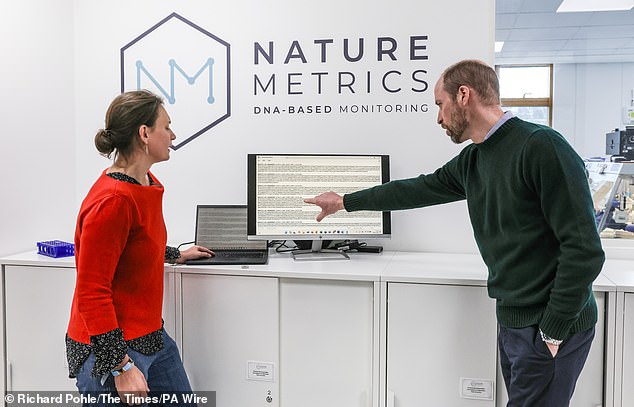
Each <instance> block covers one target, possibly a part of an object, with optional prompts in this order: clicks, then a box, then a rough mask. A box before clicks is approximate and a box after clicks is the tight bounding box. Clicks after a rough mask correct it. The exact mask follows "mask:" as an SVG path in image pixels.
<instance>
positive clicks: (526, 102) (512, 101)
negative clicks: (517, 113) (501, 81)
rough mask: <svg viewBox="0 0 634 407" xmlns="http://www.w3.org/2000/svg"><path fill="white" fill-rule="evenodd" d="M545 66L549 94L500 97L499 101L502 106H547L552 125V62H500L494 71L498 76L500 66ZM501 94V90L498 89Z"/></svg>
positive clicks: (549, 120) (550, 124)
mask: <svg viewBox="0 0 634 407" xmlns="http://www.w3.org/2000/svg"><path fill="white" fill-rule="evenodd" d="M533 67H540V68H543V67H547V68H548V70H549V73H550V75H549V76H550V78H549V82H550V83H549V85H548V86H549V94H550V97H547V98H502V97H500V103H501V105H502V107H503V108H504V107H547V108H548V125H549V126H551V127H552V125H553V64H501V65H495V73H496V74H497V75H498V77H499V76H500V69H501V68H533ZM500 94H501V90H500Z"/></svg>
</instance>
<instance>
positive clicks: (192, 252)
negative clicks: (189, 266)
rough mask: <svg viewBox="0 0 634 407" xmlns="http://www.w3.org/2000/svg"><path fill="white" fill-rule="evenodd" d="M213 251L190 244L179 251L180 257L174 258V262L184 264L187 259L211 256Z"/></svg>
mask: <svg viewBox="0 0 634 407" xmlns="http://www.w3.org/2000/svg"><path fill="white" fill-rule="evenodd" d="M213 255H214V252H212V251H211V250H209V249H208V248H206V247H203V246H192V247H190V248H189V249H187V250H183V251H181V257H179V258H178V259H176V263H178V264H184V263H185V262H186V261H187V260H195V259H201V258H206V257H207V258H208V257H212V256H213Z"/></svg>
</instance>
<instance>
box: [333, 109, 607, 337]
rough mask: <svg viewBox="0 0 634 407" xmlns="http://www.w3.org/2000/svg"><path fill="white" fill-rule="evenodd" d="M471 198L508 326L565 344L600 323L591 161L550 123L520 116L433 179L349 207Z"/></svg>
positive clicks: (402, 184) (378, 190)
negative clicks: (535, 329)
mask: <svg viewBox="0 0 634 407" xmlns="http://www.w3.org/2000/svg"><path fill="white" fill-rule="evenodd" d="M461 199H467V206H468V208H469V216H470V219H471V224H472V225H473V231H474V235H475V240H476V243H477V245H478V248H479V250H480V253H481V255H482V258H483V259H484V262H485V263H486V265H487V267H488V269H489V276H488V290H489V296H491V298H495V299H496V300H497V318H498V322H499V323H500V325H501V326H504V327H509V328H522V327H526V326H530V325H538V326H539V327H540V328H541V329H542V331H543V332H544V333H545V334H546V335H548V336H550V337H552V338H556V339H565V338H567V337H568V335H569V334H572V333H575V332H579V331H583V330H586V329H588V328H590V327H591V326H593V325H594V324H595V323H596V321H597V308H596V303H595V301H594V296H593V295H592V281H594V279H595V278H596V277H597V275H598V274H599V272H600V271H601V267H602V265H603V261H604V254H603V250H602V249H601V241H600V239H599V235H598V233H597V230H596V225H595V218H594V207H593V204H592V198H591V196H590V190H589V187H588V181H587V177H586V173H585V168H584V165H583V161H582V160H581V159H580V158H579V156H578V155H577V154H576V153H575V151H574V150H573V149H572V147H571V146H570V145H569V144H568V143H567V142H566V140H565V139H564V138H563V137H562V136H561V135H560V134H559V133H557V132H556V131H554V130H553V129H551V128H549V127H545V126H540V125H537V124H533V123H529V122H525V121H523V120H521V119H519V118H516V117H513V118H511V119H510V120H508V121H507V122H506V123H504V124H503V125H502V126H501V127H500V128H499V129H498V130H497V131H496V132H495V133H493V134H492V135H491V137H489V139H487V140H486V141H484V142H483V143H480V144H471V145H469V146H467V147H465V148H464V149H463V150H462V151H461V152H460V154H459V155H458V156H456V157H455V158H453V159H452V160H451V161H449V162H448V163H447V164H445V165H444V166H442V167H441V168H439V169H438V170H436V171H435V172H434V173H433V174H429V175H420V176H418V177H416V178H411V179H405V180H398V181H392V182H389V183H387V184H383V185H380V186H377V187H374V188H370V189H367V190H363V191H359V192H355V193H352V194H347V195H345V196H344V205H345V208H346V210H348V211H356V210H399V209H409V208H418V207H423V206H429V205H435V204H441V203H447V202H453V201H457V200H461Z"/></svg>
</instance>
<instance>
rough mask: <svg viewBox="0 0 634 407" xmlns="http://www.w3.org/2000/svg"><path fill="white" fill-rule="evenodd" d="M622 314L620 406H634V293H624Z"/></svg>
mask: <svg viewBox="0 0 634 407" xmlns="http://www.w3.org/2000/svg"><path fill="white" fill-rule="evenodd" d="M624 297H625V301H624V314H623V373H622V378H621V391H622V393H621V406H623V407H626V406H634V386H633V383H634V294H633V293H626V294H625V296H624Z"/></svg>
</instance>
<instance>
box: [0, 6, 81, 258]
mask: <svg viewBox="0 0 634 407" xmlns="http://www.w3.org/2000/svg"><path fill="white" fill-rule="evenodd" d="M9 3H10V4H9ZM0 9H1V10H2V12H1V14H0V55H2V63H0V78H2V79H1V80H0V94H1V95H2V97H1V98H0V112H2V113H1V116H2V119H0V139H1V140H2V144H1V145H2V150H3V153H2V157H0V186H1V188H2V192H1V194H0V196H1V198H0V255H7V254H11V253H14V252H20V251H26V250H31V249H33V250H35V247H36V245H35V242H37V241H42V240H52V239H61V240H68V239H72V237H73V228H74V222H75V216H76V199H75V175H76V174H75V138H74V136H75V129H74V120H73V112H74V104H75V99H74V91H73V80H72V75H73V3H72V1H71V0H23V1H13V2H9V1H2V3H1V4H0Z"/></svg>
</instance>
